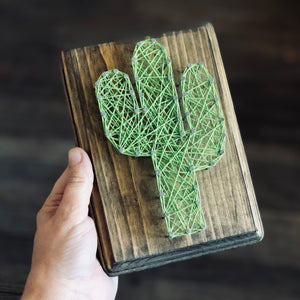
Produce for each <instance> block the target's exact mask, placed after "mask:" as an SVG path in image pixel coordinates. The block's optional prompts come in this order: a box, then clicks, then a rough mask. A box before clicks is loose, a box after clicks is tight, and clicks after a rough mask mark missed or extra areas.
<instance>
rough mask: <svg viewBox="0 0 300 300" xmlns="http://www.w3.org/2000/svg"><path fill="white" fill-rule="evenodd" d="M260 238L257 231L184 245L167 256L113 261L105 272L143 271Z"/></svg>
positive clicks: (254, 241) (249, 243)
mask: <svg viewBox="0 0 300 300" xmlns="http://www.w3.org/2000/svg"><path fill="white" fill-rule="evenodd" d="M262 238H263V236H262V235H261V234H260V232H259V231H253V232H248V233H244V234H239V235H236V236H230V237H226V238H224V239H219V240H214V241H211V242H206V243H200V244H198V245H193V246H189V247H185V248H182V249H180V250H176V251H172V252H169V253H168V256H166V254H157V255H153V256H146V257H142V258H139V259H134V260H130V261H126V262H118V263H115V264H114V265H113V267H112V268H111V269H109V270H108V271H107V272H108V274H109V276H119V275H124V274H129V273H132V272H137V271H143V270H147V269H152V268H155V267H160V266H164V265H167V264H169V263H172V262H179V261H184V260H187V259H191V258H197V257H200V256H203V255H207V254H212V253H216V252H220V251H225V250H230V249H233V248H238V247H242V246H247V245H252V244H255V243H258V242H260V241H261V240H262ZM149 261H151V264H149Z"/></svg>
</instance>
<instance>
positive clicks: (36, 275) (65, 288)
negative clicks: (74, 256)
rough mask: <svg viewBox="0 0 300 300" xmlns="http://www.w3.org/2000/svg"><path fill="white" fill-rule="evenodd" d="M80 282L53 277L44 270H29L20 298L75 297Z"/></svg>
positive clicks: (77, 293)
mask: <svg viewBox="0 0 300 300" xmlns="http://www.w3.org/2000/svg"><path fill="white" fill-rule="evenodd" d="M79 294H80V284H77V285H76V284H74V283H73V282H72V281H66V280H62V279H61V278H60V279H58V278H55V277H54V276H52V275H51V274H46V273H44V272H36V271H34V272H32V271H30V273H29V275H28V278H27V281H26V285H25V289H24V293H23V295H22V298H21V300H35V299H39V300H48V299H49V300H53V299H64V300H69V299H76V298H77V297H78V296H79Z"/></svg>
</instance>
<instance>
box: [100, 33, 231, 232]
mask: <svg viewBox="0 0 300 300" xmlns="http://www.w3.org/2000/svg"><path fill="white" fill-rule="evenodd" d="M132 67H133V75H134V78H135V88H134V87H133V86H132V84H131V81H130V79H129V75H128V74H126V73H124V72H122V71H119V70H118V69H114V70H109V71H105V72H104V73H102V75H101V76H100V77H99V79H98V80H97V82H96V83H95V91H96V97H97V99H98V104H99V109H100V112H101V116H102V123H103V126H104V132H105V135H106V137H107V138H108V139H109V141H110V142H111V143H112V144H113V145H114V146H115V147H116V148H117V149H118V150H119V152H120V153H122V154H126V155H131V156H136V157H140V156H150V157H151V158H152V162H153V166H154V170H155V174H156V179H157V186H158V190H159V196H160V201H161V205H162V210H163V215H164V217H165V221H166V225H167V232H168V234H167V235H168V236H169V237H170V238H174V237H177V236H181V235H184V234H192V233H195V232H198V231H200V230H202V229H205V227H206V226H205V221H204V216H203V210H202V207H201V197H200V192H199V183H198V181H197V177H196V171H199V170H203V169H207V168H209V167H212V166H214V165H215V164H216V163H217V162H218V160H219V159H220V158H221V156H222V155H223V154H224V147H225V136H226V134H225V126H224V117H223V113H222V109H221V107H220V104H219V98H218V96H217V93H216V89H215V87H214V80H213V78H212V77H211V75H210V74H209V73H208V71H207V70H206V68H205V67H204V64H203V62H200V63H194V64H191V63H189V64H188V66H187V67H186V69H185V70H184V72H183V74H182V77H181V86H180V87H181V89H180V91H179V93H178V92H177V90H176V86H175V82H174V79H173V78H174V77H173V71H172V64H171V60H170V58H169V56H168V54H167V51H166V47H165V46H163V45H161V44H160V43H158V42H157V41H156V40H155V39H147V40H144V41H141V42H138V43H137V44H136V47H135V50H134V53H133V56H132ZM180 100H182V101H180Z"/></svg>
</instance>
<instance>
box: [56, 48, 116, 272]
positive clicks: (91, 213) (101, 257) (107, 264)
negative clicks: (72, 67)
mask: <svg viewBox="0 0 300 300" xmlns="http://www.w3.org/2000/svg"><path fill="white" fill-rule="evenodd" d="M71 51H73V50H67V51H61V59H60V70H61V77H62V80H63V86H64V92H65V98H66V101H67V106H68V111H69V114H70V118H71V123H72V128H73V133H74V139H75V145H76V146H77V147H82V145H81V144H80V142H79V138H78V131H77V127H76V124H75V122H74V112H73V109H72V104H71V99H70V94H69V90H68V83H67V79H66V63H65V55H66V54H67V53H69V52H71ZM95 188H98V187H97V184H96V181H94V186H93V191H94V189H95ZM94 201H95V200H94V197H93V192H92V195H91V200H90V204H89V216H91V218H92V219H93V220H95V206H94ZM95 226H96V228H97V235H99V232H100V231H99V228H98V226H97V222H95ZM96 255H97V259H98V260H99V262H100V264H101V266H102V268H103V270H104V271H105V272H106V273H107V274H108V273H109V269H110V268H111V266H112V264H113V259H112V260H111V261H108V260H107V259H106V258H105V256H104V248H103V245H102V243H101V239H100V238H99V236H98V237H97V254H96ZM110 262H111V263H110Z"/></svg>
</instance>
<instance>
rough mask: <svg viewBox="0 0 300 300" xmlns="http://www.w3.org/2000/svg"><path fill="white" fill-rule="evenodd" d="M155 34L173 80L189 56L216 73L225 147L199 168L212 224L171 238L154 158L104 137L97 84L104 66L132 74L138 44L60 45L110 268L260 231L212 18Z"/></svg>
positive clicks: (184, 254) (172, 257)
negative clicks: (126, 152) (133, 152)
mask: <svg viewBox="0 0 300 300" xmlns="http://www.w3.org/2000/svg"><path fill="white" fill-rule="evenodd" d="M157 40H158V41H159V42H160V43H161V44H163V45H165V46H166V49H167V51H168V53H169V55H170V57H171V60H172V63H173V70H174V79H175V82H176V84H179V82H180V77H181V73H182V72H183V70H184V69H185V67H186V65H187V64H188V63H195V62H199V61H203V62H204V64H205V66H206V68H207V69H208V71H209V72H210V74H211V75H212V76H213V77H214V79H215V85H216V89H217V92H218V94H219V98H220V102H221V105H222V109H223V112H224V115H225V123H226V132H227V142H226V154H225V155H224V156H223V158H222V159H221V161H220V162H219V163H218V164H217V165H216V166H215V167H213V168H210V169H208V170H205V171H201V172H198V173H197V176H198V182H199V185H200V193H201V197H202V205H203V209H204V214H205V218H206V223H207V229H206V230H204V231H202V232H200V233H196V234H193V235H187V236H183V237H178V238H174V239H171V240H170V239H169V238H167V237H166V236H167V231H166V226H165V222H164V219H163V218H162V210H161V206H160V200H159V197H158V191H157V186H156V178H155V174H154V170H153V167H152V162H151V159H150V158H134V157H128V156H125V155H122V154H120V153H119V152H118V151H117V150H116V149H115V148H114V147H113V146H112V145H111V144H110V142H109V141H107V140H106V138H105V137H104V133H103V127H102V123H101V117H100V113H99V109H98V104H97V100H96V97H95V94H94V83H95V81H96V80H97V78H98V77H99V75H100V74H101V73H102V72H103V71H106V70H109V69H113V68H117V69H119V70H122V71H124V72H126V73H128V74H130V75H131V77H132V67H131V55H132V52H133V49H134V46H135V45H134V44H117V43H106V44H100V45H96V46H90V47H84V48H80V49H74V50H70V51H63V52H62V65H63V74H64V81H65V86H66V93H67V98H68V103H69V107H70V112H71V116H72V120H73V125H74V131H75V136H76V143H77V145H78V146H80V147H82V148H83V149H85V150H86V151H87V152H88V154H89V155H90V157H91V160H92V164H93V167H94V172H95V183H94V189H93V192H92V200H91V205H90V212H91V215H92V217H93V218H94V220H95V223H96V227H97V230H98V237H99V258H100V261H101V264H102V266H103V268H104V269H105V271H106V272H107V273H108V274H109V275H119V274H124V273H129V272H132V271H138V270H143V269H146V268H150V267H155V266H160V265H163V264H166V263H170V262H173V261H179V260H183V259H187V258H191V257H196V256H200V255H204V254H208V253H212V252H216V251H221V250H225V249H230V248H233V247H237V246H242V245H246V244H251V243H255V242H258V241H260V240H261V239H262V237H263V227H262V223H261V219H260V214H259V211H258V207H257V203H256V198H255V193H254V189H253V186H252V181H251V177H250V173H249V169H248V164H247V160H246V157H245V152H244V148H243V144H242V140H241V136H240V133H239V128H238V124H237V120H236V116H235V112H234V108H233V104H232V100H231V96H230V92H229V87H228V83H227V79H226V75H225V71H224V67H223V63H222V59H221V55H220V50H219V46H218V42H217V39H216V36H215V32H214V29H213V27H212V25H211V24H207V25H206V26H203V27H200V28H198V29H196V30H189V31H185V32H172V33H168V34H164V35H163V36H162V37H159V38H157ZM245 92H246V91H245Z"/></svg>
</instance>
